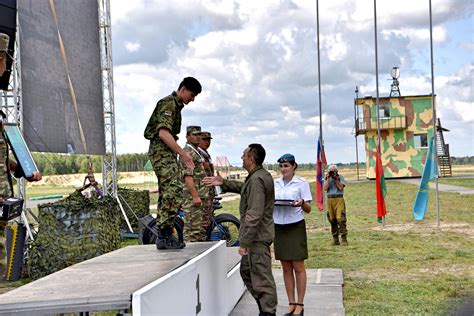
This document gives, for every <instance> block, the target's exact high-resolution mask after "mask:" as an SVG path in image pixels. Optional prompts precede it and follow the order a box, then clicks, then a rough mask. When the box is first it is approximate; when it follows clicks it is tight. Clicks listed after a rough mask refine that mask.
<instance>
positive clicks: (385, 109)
mask: <svg viewBox="0 0 474 316" xmlns="http://www.w3.org/2000/svg"><path fill="white" fill-rule="evenodd" d="M379 117H380V118H387V117H390V106H389V105H388V104H387V103H380V104H379Z"/></svg>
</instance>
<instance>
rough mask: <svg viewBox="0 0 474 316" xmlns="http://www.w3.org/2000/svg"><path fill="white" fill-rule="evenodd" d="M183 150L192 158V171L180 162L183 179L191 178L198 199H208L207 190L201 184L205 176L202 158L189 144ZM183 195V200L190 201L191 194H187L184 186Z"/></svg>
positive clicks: (187, 191)
mask: <svg viewBox="0 0 474 316" xmlns="http://www.w3.org/2000/svg"><path fill="white" fill-rule="evenodd" d="M184 150H185V151H186V152H188V153H189V154H190V155H191V157H192V158H193V162H194V170H191V169H188V168H187V167H186V165H185V164H184V163H183V162H182V161H181V167H182V169H183V177H185V176H191V177H193V180H194V186H195V187H196V190H197V191H198V193H199V197H200V198H201V199H204V198H208V197H209V188H208V187H206V186H205V185H204V184H202V183H201V181H202V179H204V177H205V176H206V170H205V169H204V158H203V157H202V156H201V154H200V153H199V151H198V150H197V149H196V148H195V147H194V146H193V145H191V144H189V143H186V146H184ZM183 181H184V179H183ZM183 194H184V199H185V200H186V201H188V200H189V199H191V200H192V196H191V193H190V192H189V190H188V188H187V187H186V185H185V186H184V191H183Z"/></svg>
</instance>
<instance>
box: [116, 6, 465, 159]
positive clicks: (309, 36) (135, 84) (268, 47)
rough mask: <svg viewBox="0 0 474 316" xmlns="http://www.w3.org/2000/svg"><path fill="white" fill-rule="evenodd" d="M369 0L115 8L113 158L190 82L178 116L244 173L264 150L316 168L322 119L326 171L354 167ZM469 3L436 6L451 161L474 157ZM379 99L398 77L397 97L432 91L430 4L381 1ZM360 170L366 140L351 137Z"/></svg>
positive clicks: (133, 147)
mask: <svg viewBox="0 0 474 316" xmlns="http://www.w3.org/2000/svg"><path fill="white" fill-rule="evenodd" d="M373 6H374V1H373V0H358V1H348V0H331V1H329V0H322V1H319V25H320V32H319V38H320V45H319V47H320V77H321V108H322V111H321V112H322V113H321V115H320V111H319V107H320V104H319V90H318V66H317V59H318V54H317V51H318V49H317V47H318V46H317V23H316V0H314V1H311V0H266V1H256V0H239V1H232V0H223V1H219V0H134V1H123V0H111V18H112V44H113V64H114V69H113V76H114V93H115V94H114V95H115V115H116V117H115V120H116V135H117V152H118V153H119V154H123V153H144V152H147V151H148V145H149V142H148V140H146V139H145V138H144V137H143V131H144V129H145V126H146V124H147V122H148V119H149V117H150V115H151V113H152V112H153V109H154V108H155V105H156V102H157V101H158V100H159V99H161V98H163V97H165V96H167V95H169V94H170V93H171V92H172V91H173V90H176V89H177V88H178V85H179V83H180V82H181V80H182V79H183V78H184V77H186V76H193V77H195V78H197V79H198V80H199V81H200V82H201V84H202V86H203V91H202V93H201V94H199V95H198V96H197V97H196V100H195V102H191V103H189V104H188V105H186V106H185V107H184V109H183V111H182V116H183V122H182V128H181V131H182V132H181V134H180V135H179V137H180V139H179V141H178V143H179V144H180V145H184V143H185V138H186V137H185V130H186V126H188V125H200V126H202V129H203V130H206V131H209V132H211V133H212V136H213V140H212V145H211V148H210V150H209V151H210V153H211V156H212V157H214V158H215V157H217V156H226V157H227V158H228V160H229V161H230V162H231V164H232V165H241V159H240V157H241V155H242V151H243V150H244V149H245V148H246V147H247V145H248V144H250V143H261V144H262V145H263V146H264V148H265V149H266V152H267V157H266V159H265V162H267V163H276V160H277V159H278V158H279V157H280V156H281V155H282V154H284V153H292V154H294V155H295V157H296V161H297V162H300V163H307V162H315V157H316V144H317V139H318V137H319V122H320V117H322V129H323V139H324V145H325V149H326V157H327V160H328V163H338V162H341V163H349V162H355V161H356V142H355V136H354V107H353V104H354V103H353V102H354V98H355V93H354V91H355V87H356V86H358V87H359V96H366V95H372V96H375V95H376V83H375V82H376V81H375V33H374V7H373ZM473 12H474V2H473V1H471V0H433V1H432V13H433V15H432V18H433V56H434V83H435V85H434V92H435V94H436V95H437V116H438V117H439V118H440V119H441V123H442V125H443V127H445V128H448V129H449V130H450V132H448V133H446V134H445V141H446V143H448V144H449V146H450V153H451V156H456V157H462V156H474V140H473V136H474V109H473V107H474V106H473V100H474V92H473V86H474V76H473V74H474V19H473ZM377 30H378V32H377V41H378V68H379V94H380V96H381V97H382V96H388V95H389V93H390V83H391V76H390V71H391V69H392V67H394V66H397V67H399V68H400V78H399V81H400V92H401V94H402V95H427V94H431V59H430V41H429V39H430V33H429V1H428V0H426V1H421V0H419V1H413V0H398V1H388V0H378V1H377ZM357 142H358V147H359V157H358V160H359V162H360V161H365V154H364V147H363V146H364V139H363V137H362V136H359V137H358V139H357Z"/></svg>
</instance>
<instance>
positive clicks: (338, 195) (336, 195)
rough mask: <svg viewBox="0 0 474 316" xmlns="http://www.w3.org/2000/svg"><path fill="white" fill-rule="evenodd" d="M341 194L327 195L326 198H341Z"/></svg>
mask: <svg viewBox="0 0 474 316" xmlns="http://www.w3.org/2000/svg"><path fill="white" fill-rule="evenodd" d="M343 196H344V195H342V194H334V195H328V199H335V198H342V197H343Z"/></svg>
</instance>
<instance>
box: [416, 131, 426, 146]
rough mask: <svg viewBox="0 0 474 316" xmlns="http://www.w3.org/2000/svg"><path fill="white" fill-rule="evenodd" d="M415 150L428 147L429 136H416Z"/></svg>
mask: <svg viewBox="0 0 474 316" xmlns="http://www.w3.org/2000/svg"><path fill="white" fill-rule="evenodd" d="M414 140H415V148H426V147H428V134H415V136H414Z"/></svg>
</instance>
